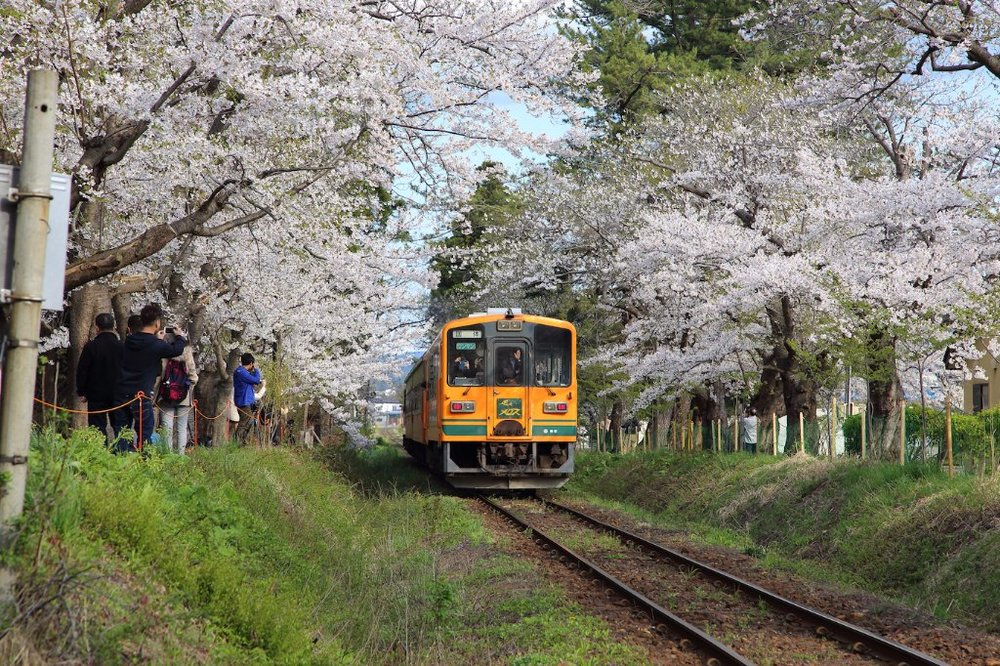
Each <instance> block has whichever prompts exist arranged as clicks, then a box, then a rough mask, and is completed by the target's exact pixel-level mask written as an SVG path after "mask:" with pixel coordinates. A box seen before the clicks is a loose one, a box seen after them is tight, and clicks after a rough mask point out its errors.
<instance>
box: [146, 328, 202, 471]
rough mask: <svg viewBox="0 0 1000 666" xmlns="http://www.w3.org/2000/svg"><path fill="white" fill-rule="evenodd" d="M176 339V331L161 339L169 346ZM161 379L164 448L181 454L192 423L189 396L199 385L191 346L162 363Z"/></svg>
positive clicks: (159, 403)
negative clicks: (165, 441)
mask: <svg viewBox="0 0 1000 666" xmlns="http://www.w3.org/2000/svg"><path fill="white" fill-rule="evenodd" d="M176 338H177V332H176V331H175V330H174V329H172V328H168V329H167V330H166V335H165V336H164V338H163V339H164V341H165V342H167V343H171V342H173V341H174V340H175V339H176ZM160 378H161V379H160V386H159V389H158V390H157V393H156V406H157V407H158V408H159V410H160V425H161V426H162V427H163V429H164V430H165V431H166V439H167V446H168V447H170V449H171V450H172V451H174V453H177V454H179V455H184V450H185V449H186V448H187V443H188V423H189V422H190V420H191V396H192V395H193V394H194V385H195V384H197V383H198V370H197V368H196V367H195V364H194V352H193V351H192V349H191V345H187V346H186V347H184V351H183V352H182V353H181V354H180V355H179V356H174V357H173V358H169V359H167V360H165V361H163V368H162V370H161V371H160ZM175 440H176V444H175Z"/></svg>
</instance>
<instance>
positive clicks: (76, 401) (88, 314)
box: [66, 282, 111, 428]
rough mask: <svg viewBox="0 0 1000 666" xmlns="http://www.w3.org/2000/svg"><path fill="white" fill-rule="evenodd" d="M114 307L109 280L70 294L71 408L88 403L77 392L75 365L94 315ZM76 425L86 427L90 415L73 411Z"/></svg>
mask: <svg viewBox="0 0 1000 666" xmlns="http://www.w3.org/2000/svg"><path fill="white" fill-rule="evenodd" d="M110 311H111V290H110V289H109V288H108V286H107V285H106V284H101V283H97V282H92V283H90V284H88V285H85V286H83V287H81V288H80V289H77V290H76V291H74V292H73V294H72V295H71V297H70V319H69V345H70V347H69V351H70V353H69V368H67V373H66V378H67V380H68V383H69V385H70V386H71V387H72V390H71V391H70V395H69V396H67V398H68V399H67V402H68V403H69V405H70V408H71V409H76V410H83V409H86V408H87V403H85V402H84V401H82V400H81V399H80V397H79V396H78V395H77V394H76V366H77V365H78V364H79V362H80V353H81V352H82V351H83V346H84V345H85V344H87V342H89V341H90V338H91V332H92V331H93V327H94V317H96V316H97V315H98V314H100V313H101V312H110ZM72 423H73V427H74V428H86V427H87V415H86V414H73V421H72Z"/></svg>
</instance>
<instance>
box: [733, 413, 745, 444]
mask: <svg viewBox="0 0 1000 666" xmlns="http://www.w3.org/2000/svg"><path fill="white" fill-rule="evenodd" d="M742 450H743V442H741V441H740V412H739V410H738V409H734V410H733V453H736V452H737V451H742Z"/></svg>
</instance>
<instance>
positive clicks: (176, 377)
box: [160, 358, 191, 405]
mask: <svg viewBox="0 0 1000 666" xmlns="http://www.w3.org/2000/svg"><path fill="white" fill-rule="evenodd" d="M190 386H191V381H190V380H189V379H188V373H187V365H186V364H185V363H184V361H179V360H177V359H175V358H172V359H170V360H169V361H167V365H166V367H165V368H164V369H163V379H162V380H161V381H160V401H161V402H165V403H171V404H175V405H176V404H179V403H180V402H181V401H182V400H184V398H186V397H187V394H188V387H190Z"/></svg>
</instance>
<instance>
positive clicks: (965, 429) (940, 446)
mask: <svg viewBox="0 0 1000 666" xmlns="http://www.w3.org/2000/svg"><path fill="white" fill-rule="evenodd" d="M990 411H993V412H995V414H994V415H993V418H995V419H996V426H995V428H996V430H997V431H1000V408H997V409H995V410H990ZM921 414H922V408H921V407H920V406H918V405H907V407H906V451H907V457H908V458H909V459H911V460H912V459H914V458H916V457H917V455H919V451H920V439H921V426H922V418H921ZM843 428H844V446H845V448H846V450H847V452H848V453H853V454H855V455H860V453H861V415H860V414H853V415H851V416H848V417H847V418H846V419H844V426H843ZM986 432H987V430H986V428H985V426H984V421H983V419H982V418H980V415H977V416H972V415H969V414H962V413H960V412H952V414H951V441H952V449H953V451H954V452H955V455H960V454H968V455H972V456H981V455H983V453H984V452H985V451H987V450H989V440H988V439H987V436H986ZM868 438H869V439H868V441H869V443H870V442H871V420H870V419H869V428H868ZM927 446H928V449H929V451H928V453H929V454H933V453H935V452H938V451H941V452H943V451H944V446H945V419H944V411H942V410H940V409H930V408H928V409H927Z"/></svg>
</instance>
